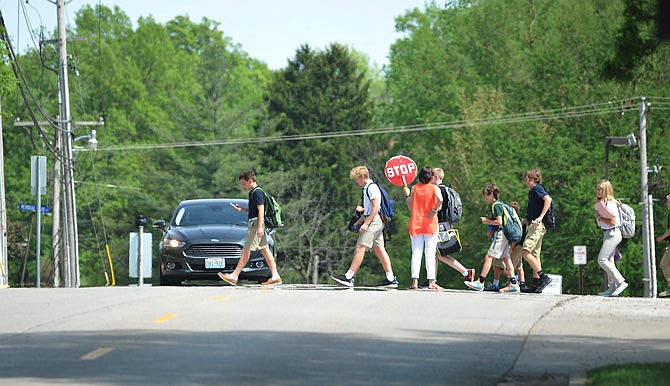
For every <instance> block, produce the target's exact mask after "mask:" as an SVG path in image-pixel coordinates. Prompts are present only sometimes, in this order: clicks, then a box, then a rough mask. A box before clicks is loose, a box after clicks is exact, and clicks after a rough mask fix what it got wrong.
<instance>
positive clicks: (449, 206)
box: [437, 185, 463, 225]
mask: <svg viewBox="0 0 670 386" xmlns="http://www.w3.org/2000/svg"><path fill="white" fill-rule="evenodd" d="M439 187H440V191H442V199H443V200H444V201H443V202H442V208H441V209H440V211H439V212H437V218H438V220H439V221H440V222H445V221H446V222H449V223H450V224H452V225H453V224H456V223H458V222H459V221H461V217H463V202H461V196H460V195H459V194H458V192H457V191H455V190H454V189H452V188H451V185H449V186H444V185H439Z"/></svg>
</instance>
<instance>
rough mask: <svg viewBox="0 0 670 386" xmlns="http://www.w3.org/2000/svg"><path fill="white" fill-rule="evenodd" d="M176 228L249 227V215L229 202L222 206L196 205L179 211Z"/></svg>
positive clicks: (174, 220)
mask: <svg viewBox="0 0 670 386" xmlns="http://www.w3.org/2000/svg"><path fill="white" fill-rule="evenodd" d="M173 225H175V226H198V225H239V226H246V225H247V213H245V212H238V211H236V210H235V209H233V207H232V206H230V204H229V203H228V202H225V203H221V204H218V203H217V204H195V205H188V206H183V207H181V208H179V209H178V210H177V213H176V214H175V216H174V219H173Z"/></svg>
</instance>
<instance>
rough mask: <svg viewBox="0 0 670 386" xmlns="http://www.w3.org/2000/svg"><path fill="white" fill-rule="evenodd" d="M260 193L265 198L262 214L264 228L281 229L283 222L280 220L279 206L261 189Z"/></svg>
mask: <svg viewBox="0 0 670 386" xmlns="http://www.w3.org/2000/svg"><path fill="white" fill-rule="evenodd" d="M257 189H261V188H257ZM261 192H263V195H264V196H265V213H263V220H264V222H265V227H266V228H267V229H275V228H279V227H283V226H284V222H283V221H282V219H281V205H279V203H278V202H277V200H276V199H275V198H274V197H272V196H271V195H270V194H268V193H267V192H266V191H264V190H263V189H261Z"/></svg>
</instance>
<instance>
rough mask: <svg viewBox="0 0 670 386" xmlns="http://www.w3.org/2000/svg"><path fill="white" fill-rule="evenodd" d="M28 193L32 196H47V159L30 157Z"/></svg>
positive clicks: (41, 156)
mask: <svg viewBox="0 0 670 386" xmlns="http://www.w3.org/2000/svg"><path fill="white" fill-rule="evenodd" d="M30 193H31V194H32V195H33V196H37V195H38V194H40V195H42V196H44V195H46V194H47V157H45V156H43V155H40V156H37V155H34V156H32V157H30Z"/></svg>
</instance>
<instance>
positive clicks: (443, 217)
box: [433, 168, 475, 281]
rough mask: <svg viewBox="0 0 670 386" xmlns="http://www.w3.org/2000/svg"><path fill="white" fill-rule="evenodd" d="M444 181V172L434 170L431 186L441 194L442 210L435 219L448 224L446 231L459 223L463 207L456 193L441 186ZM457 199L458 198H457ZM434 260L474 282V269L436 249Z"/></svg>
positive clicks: (437, 169)
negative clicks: (433, 185) (438, 189)
mask: <svg viewBox="0 0 670 386" xmlns="http://www.w3.org/2000/svg"><path fill="white" fill-rule="evenodd" d="M443 179H444V170H443V169H441V168H435V175H434V176H433V184H435V185H437V186H438V187H439V188H440V191H441V192H442V200H443V201H442V209H440V210H439V211H438V212H437V219H438V221H439V222H440V223H448V226H447V229H449V228H451V227H453V226H454V224H455V223H457V222H459V221H460V219H461V215H462V213H463V205H462V203H461V200H460V197H459V196H458V193H456V191H454V190H453V189H451V188H450V187H446V186H444V185H442V180H443ZM457 197H458V198H457ZM436 258H437V259H438V260H439V261H441V262H443V263H446V264H447V265H448V266H450V267H451V268H453V269H455V270H456V271H458V272H460V273H461V274H462V275H463V277H464V278H465V281H473V280H475V269H474V268H465V266H464V265H463V264H461V263H460V262H459V261H458V260H456V259H454V258H453V257H451V256H450V255H444V256H442V254H440V250H439V249H436Z"/></svg>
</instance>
